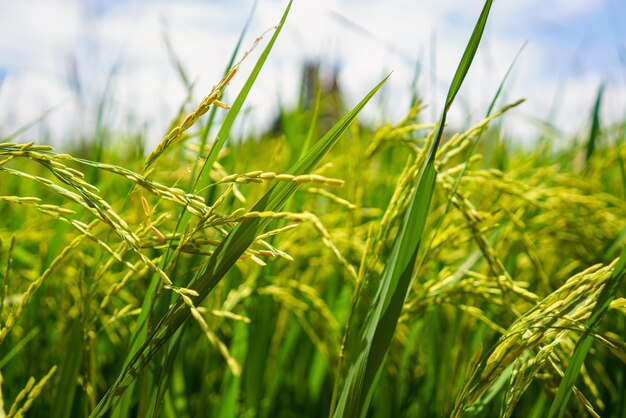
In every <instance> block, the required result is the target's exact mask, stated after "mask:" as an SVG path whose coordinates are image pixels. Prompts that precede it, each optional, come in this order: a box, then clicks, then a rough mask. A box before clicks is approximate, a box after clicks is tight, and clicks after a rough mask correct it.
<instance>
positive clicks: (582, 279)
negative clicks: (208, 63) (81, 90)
mask: <svg viewBox="0 0 626 418" xmlns="http://www.w3.org/2000/svg"><path fill="white" fill-rule="evenodd" d="M489 6H490V2H487V4H486V6H485V9H484V10H483V13H482V15H481V18H480V19H479V21H478V25H477V28H476V30H475V32H474V35H473V36H472V38H471V40H470V45H469V47H468V49H467V51H466V53H465V54H464V56H463V59H462V60H461V64H460V66H459V70H458V72H457V74H456V76H455V77H454V80H453V82H452V86H451V88H450V93H449V95H448V100H447V101H446V104H445V107H444V110H443V113H442V117H441V119H440V120H439V121H437V122H436V123H433V121H427V120H425V117H424V116H423V115H422V114H421V111H422V110H423V108H424V107H423V106H422V104H421V102H420V101H419V100H416V101H415V102H414V106H413V107H412V108H411V109H409V111H408V112H407V116H406V118H405V119H404V120H401V121H399V122H398V123H396V124H391V123H387V124H384V125H382V126H365V125H362V124H359V123H358V122H357V115H358V113H359V111H360V110H361V109H362V108H363V106H365V104H366V103H367V102H368V100H370V99H371V97H372V96H373V95H374V94H375V93H376V91H377V90H378V89H379V88H380V87H381V85H382V82H381V84H379V85H378V86H376V87H375V88H374V89H372V90H371V91H370V92H369V93H368V94H367V95H366V96H365V98H364V99H363V100H362V101H361V102H360V103H358V104H357V105H356V106H355V107H354V108H353V109H352V110H351V111H348V112H346V111H344V110H343V109H342V108H341V106H340V105H339V104H340V103H341V100H329V97H328V96H327V95H328V92H326V91H324V90H323V86H318V89H319V91H315V92H314V94H313V95H312V97H316V100H315V101H314V102H312V103H311V106H309V107H307V106H302V107H301V108H298V109H293V110H290V109H286V110H284V111H283V112H282V113H281V115H280V118H281V124H282V126H283V127H284V128H285V131H284V132H282V133H279V134H275V133H267V134H264V135H259V136H256V137H253V138H230V137H232V136H233V135H234V134H233V133H232V132H231V128H232V126H233V125H232V124H233V123H234V121H235V119H236V117H237V116H238V114H240V113H241V112H242V111H243V109H245V97H246V95H247V94H248V93H249V91H250V90H251V89H252V88H253V86H254V80H255V79H256V77H262V72H261V71H260V70H261V67H262V65H263V62H264V61H265V60H266V59H271V54H270V50H271V47H272V45H273V44H274V42H279V41H280V39H279V38H277V37H278V34H279V32H280V28H282V27H283V24H288V23H285V22H286V21H285V18H286V17H287V12H288V9H287V11H286V12H285V14H284V15H283V19H282V21H281V23H280V25H279V26H278V29H277V30H276V31H275V32H274V33H273V37H272V38H271V39H270V40H268V44H267V46H266V48H265V50H264V51H261V53H260V54H259V58H258V61H257V65H256V67H255V68H254V70H253V71H252V74H251V75H250V76H249V78H248V82H247V83H246V84H245V87H244V89H243V90H242V91H241V92H240V93H239V95H238V96H234V95H233V97H236V99H235V101H234V102H233V106H232V108H231V109H230V110H229V111H227V110H225V109H222V108H220V107H216V106H215V105H216V104H218V105H220V103H219V100H220V98H221V97H223V96H222V93H223V92H222V90H226V91H228V88H229V87H228V82H229V81H230V79H231V78H232V77H242V76H243V75H242V74H240V73H239V72H238V71H237V69H238V64H237V61H236V60H235V59H233V61H232V63H231V64H232V65H229V67H230V68H229V70H228V71H226V73H225V76H224V80H222V81H221V82H219V83H217V84H216V86H217V90H213V91H211V92H209V94H208V95H207V97H206V98H205V99H204V100H203V101H201V103H200V105H199V106H198V108H197V109H196V110H195V111H192V112H189V115H188V116H185V113H187V112H183V113H181V114H180V115H178V116H176V118H175V120H174V121H173V122H172V124H171V127H172V128H171V129H170V131H169V133H168V134H167V135H166V136H165V140H164V141H163V142H162V143H161V144H160V145H159V146H158V147H156V148H155V150H154V151H153V152H152V153H150V156H149V158H148V160H147V163H145V160H144V154H143V152H141V151H138V150H143V147H144V146H145V144H144V141H143V139H142V138H139V139H136V138H135V139H133V140H132V141H131V140H129V138H120V137H115V136H114V135H113V134H112V133H110V132H106V131H105V122H106V120H105V119H106V118H104V117H103V118H102V119H101V120H99V121H98V126H97V129H96V130H97V131H98V132H99V133H98V134H97V138H96V140H95V141H94V143H93V146H92V147H91V148H86V149H82V150H72V149H68V150H67V151H68V154H66V153H59V152H57V151H55V150H54V149H52V147H50V146H45V145H38V144H35V143H32V142H31V143H24V142H22V141H20V133H19V132H18V133H17V134H16V135H14V136H13V137H12V138H10V139H6V140H5V141H15V142H4V143H1V144H0V371H1V380H0V382H1V383H2V388H1V389H2V392H1V394H2V396H1V397H0V407H2V408H3V411H4V412H6V413H7V414H8V416H21V415H24V414H27V415H28V416H33V417H48V416H54V417H68V416H71V417H88V416H93V417H96V416H117V417H126V416H141V417H176V418H185V417H193V416H215V417H220V418H221V417H261V418H269V417H293V416H307V417H320V416H328V415H329V414H334V415H335V416H365V415H367V416H371V417H388V416H394V417H415V416H418V417H419V416H428V417H440V416H441V417H444V416H453V417H461V416H463V417H492V416H503V417H510V416H520V417H527V416H528V417H543V416H548V414H552V415H553V416H557V415H559V416H565V415H570V416H581V415H584V414H591V415H594V414H597V415H600V416H623V415H624V413H625V411H626V403H625V402H626V401H625V400H624V396H623V393H624V390H625V388H626V386H625V385H626V368H625V367H624V364H626V341H625V340H624V335H626V299H625V298H624V293H623V277H624V266H625V264H624V263H625V262H624V260H625V258H624V256H623V254H622V255H620V253H623V252H624V250H623V249H622V248H624V237H626V234H625V233H624V231H626V221H625V219H626V200H625V199H624V190H625V189H624V188H625V187H626V181H625V180H624V179H625V178H626V176H625V175H624V164H623V160H624V157H625V153H626V142H625V139H626V138H624V134H625V132H626V130H624V128H623V124H622V125H617V126H610V125H608V124H602V129H601V130H600V129H595V128H593V127H592V128H593V129H592V132H591V136H589V137H588V136H587V135H586V134H585V138H587V137H588V138H589V140H588V141H586V142H585V143H581V142H580V141H578V142H577V141H571V142H570V143H569V145H567V146H562V147H560V148H559V149H553V148H552V147H551V145H550V144H551V142H550V141H548V140H543V141H538V143H537V146H536V147H534V148H529V147H525V146H522V145H515V144H516V143H515V142H514V139H512V138H508V137H507V136H506V135H505V133H504V132H503V131H502V129H500V127H499V126H498V125H497V123H494V122H496V121H498V119H499V118H501V117H503V115H504V114H505V113H506V112H508V111H510V110H511V109H513V108H514V107H515V106H517V105H519V104H520V103H521V101H516V102H514V103H512V104H510V105H505V106H501V107H500V108H499V109H498V107H497V106H500V105H496V99H497V97H498V96H500V91H501V90H502V88H503V85H504V82H503V84H502V85H501V86H500V87H499V88H498V91H497V93H495V97H496V99H494V101H493V103H492V106H490V109H489V111H487V112H486V113H487V115H488V117H487V118H486V119H485V120H483V121H476V125H474V126H471V127H469V128H466V129H459V128H458V127H455V126H448V127H446V135H444V132H443V129H444V123H445V114H446V112H447V111H448V109H449V108H450V105H451V104H452V100H453V99H454V96H455V95H456V92H457V91H458V89H459V88H460V86H461V82H462V79H463V77H464V75H465V73H466V72H467V71H468V68H469V64H470V63H471V58H472V56H473V54H474V53H475V51H476V48H477V46H478V42H479V40H480V33H481V31H482V29H483V28H484V24H485V21H486V16H487V13H488V10H489ZM236 49H237V50H238V49H239V45H238V46H237V47H236ZM172 54H173V52H172ZM234 55H235V54H234ZM242 55H245V56H248V55H247V54H242ZM246 59H252V55H250V56H249V57H248V58H246ZM173 61H174V63H175V65H177V66H178V65H179V63H178V61H177V60H175V59H173ZM233 68H234V69H235V71H232V70H233ZM181 71H182V69H181ZM182 73H183V74H184V71H183V72H182ZM181 77H182V75H181ZM504 89H506V86H504ZM364 90H365V89H364ZM600 97H601V93H599V95H598V99H597V100H596V106H595V107H594V112H593V115H592V122H593V123H592V125H594V126H595V125H597V126H599V122H597V121H598V120H599V116H598V114H599V110H598V109H599V105H600ZM370 106H371V105H370ZM183 108H184V107H183ZM322 115H331V116H332V115H337V117H336V118H335V120H334V123H333V124H332V125H327V123H328V122H327V120H326V118H325V117H324V118H323V117H322ZM504 117H505V116H504ZM596 122H597V123H596ZM218 125H219V129H217V128H218ZM327 126H333V127H332V128H331V129H330V130H329V131H328V132H327V133H326V134H325V135H317V133H318V132H320V133H323V132H325V131H326V130H327ZM325 127H326V128H325ZM214 128H215V129H214ZM213 130H215V131H218V133H217V136H216V140H215V141H212V142H211V141H207V138H210V136H209V134H210V132H212V131H213ZM455 130H458V131H459V133H457V134H450V133H449V132H453V131H455ZM105 133H106V137H107V141H109V142H107V146H106V147H103V146H102V144H103V143H102V138H103V136H102V135H104V134H105ZM547 135H549V134H547ZM229 138H230V139H229ZM479 138H482V139H481V141H480V142H478V139H479ZM232 139H237V140H232ZM18 142H19V143H18ZM207 143H208V144H207ZM590 149H591V151H590ZM129 150H132V152H130V151H129ZM407 157H408V158H407ZM194 185H195V187H193V186H194ZM334 397H335V398H334ZM0 415H1V413H0Z"/></svg>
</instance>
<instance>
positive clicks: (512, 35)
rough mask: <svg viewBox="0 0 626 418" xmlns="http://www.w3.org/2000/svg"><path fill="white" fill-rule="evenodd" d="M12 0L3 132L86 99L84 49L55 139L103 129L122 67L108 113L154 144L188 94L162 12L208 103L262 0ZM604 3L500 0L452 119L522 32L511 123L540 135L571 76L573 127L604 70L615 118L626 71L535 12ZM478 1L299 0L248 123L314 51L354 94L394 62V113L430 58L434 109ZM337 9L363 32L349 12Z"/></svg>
mask: <svg viewBox="0 0 626 418" xmlns="http://www.w3.org/2000/svg"><path fill="white" fill-rule="evenodd" d="M6 4H7V5H9V4H11V6H10V7H7V6H3V7H4V13H3V14H2V15H0V59H1V61H0V62H2V64H1V67H3V68H4V69H6V70H7V72H8V76H7V79H6V80H5V81H4V85H3V86H2V87H0V133H8V132H10V131H11V130H13V129H16V128H17V127H19V126H20V125H21V124H23V123H25V122H27V121H28V120H31V119H33V118H35V117H36V116H37V115H38V114H39V113H40V112H41V111H42V110H43V109H44V108H46V106H48V105H50V104H53V103H57V102H59V101H61V100H63V99H68V98H69V99H72V98H73V97H75V95H74V93H73V92H72V89H71V86H70V84H69V83H68V82H67V81H66V80H67V74H66V72H67V70H66V60H67V57H68V56H69V55H71V54H74V55H75V57H76V61H77V63H78V65H77V67H78V73H79V76H80V79H81V82H82V84H81V85H82V87H83V89H84V94H85V95H86V96H87V98H88V100H87V102H86V104H83V105H80V106H79V105H77V104H76V102H74V105H73V106H67V110H66V111H64V112H63V113H62V114H61V113H58V114H55V115H53V116H52V117H51V118H56V119H54V122H50V127H51V128H54V132H55V133H56V129H60V130H61V131H62V133H61V134H59V135H58V136H59V137H64V136H65V137H66V136H67V135H68V133H70V134H71V133H72V132H73V133H74V134H75V135H78V132H79V131H80V129H92V128H91V127H90V126H89V121H90V118H89V117H87V116H85V113H91V114H93V112H94V109H95V106H96V104H97V101H98V100H99V98H100V97H101V95H102V94H103V89H104V87H105V84H106V80H107V78H108V77H109V75H110V73H111V72H112V70H113V68H116V70H117V72H116V73H115V77H114V83H113V84H112V85H113V86H114V90H113V100H114V104H115V113H114V114H113V113H112V114H110V117H111V118H113V117H114V116H115V115H117V121H115V120H111V121H110V122H111V123H113V124H117V125H116V126H119V124H120V120H121V119H123V116H124V115H125V114H129V113H131V114H133V115H134V116H135V117H136V118H138V119H139V120H144V121H146V122H148V125H149V126H150V127H151V130H150V131H149V134H150V142H151V143H152V144H154V143H156V142H157V141H158V140H159V139H160V136H161V135H162V134H163V130H164V129H165V128H166V126H167V125H168V123H169V121H170V118H171V117H172V116H173V115H174V113H175V112H176V110H177V109H178V106H179V105H180V103H181V101H182V100H183V98H184V97H185V91H184V88H183V86H182V83H181V82H180V80H179V79H178V76H177V75H176V72H175V71H174V69H173V68H172V65H171V63H170V62H169V58H168V56H167V52H166V49H165V47H164V44H163V40H162V31H163V24H162V21H163V20H165V21H166V22H167V25H168V28H169V30H168V32H169V35H170V40H171V43H172V45H173V47H174V49H175V50H176V53H177V54H178V55H179V57H180V59H181V61H182V62H183V64H184V65H185V67H186V70H187V73H188V74H189V76H190V78H191V79H192V80H194V81H195V82H196V85H195V86H196V88H195V99H196V102H197V101H198V100H199V99H200V98H201V97H202V96H203V95H205V94H206V93H207V92H208V91H209V90H210V88H211V86H212V85H213V84H215V83H216V82H217V81H218V80H219V78H220V75H221V73H222V71H223V70H224V66H225V64H226V63H227V61H228V59H229V57H230V54H231V51H232V48H233V47H234V45H235V42H236V40H237V37H238V36H239V32H240V30H241V28H242V27H243V25H244V23H245V20H246V18H247V14H248V11H249V8H250V7H251V4H252V2H251V1H244V0H236V1H231V2H197V1H193V0H183V1H176V2H171V1H170V2H168V1H159V2H142V1H135V2H129V3H126V2H116V3H113V4H112V5H109V6H106V7H105V10H104V13H97V14H93V13H89V9H88V7H87V6H85V3H81V2H79V1H78V0H76V1H73V0H53V1H44V0H38V1H37V2H36V3H35V6H32V5H33V2H29V3H28V4H29V6H26V5H25V4H26V3H25V2H13V3H6ZM285 4H286V3H285V2H284V1H261V2H260V3H259V6H258V9H257V14H256V16H255V18H254V21H253V23H252V25H251V28H250V30H249V32H248V36H247V37H246V39H245V41H244V43H243V48H248V47H249V46H250V45H251V44H252V42H253V40H254V38H255V37H256V36H257V35H258V34H260V33H262V32H264V31H265V30H266V29H267V28H269V27H271V26H273V25H274V24H276V23H277V22H278V20H279V18H280V16H281V14H282V11H283V7H284V6H285ZM604 5H605V2H604V1H602V0H551V1H549V2H546V1H545V0H525V1H517V2H495V4H494V8H493V11H492V16H491V17H490V22H489V24H488V26H487V29H486V33H485V39H484V42H483V45H482V47H481V49H480V51H479V53H478V55H477V57H476V62H475V64H474V67H473V68H472V70H471V72H470V74H469V76H468V78H467V80H466V83H465V85H464V87H463V89H462V91H461V94H460V95H459V98H458V102H457V104H456V106H455V107H454V108H453V112H452V115H451V116H452V117H451V122H452V123H453V124H454V123H457V124H460V123H463V122H465V121H466V119H467V117H468V112H469V116H470V117H471V119H472V120H473V121H475V120H477V119H478V118H480V117H481V116H482V115H483V114H484V112H485V110H486V108H487V105H488V103H489V101H490V100H491V97H492V95H493V94H494V93H495V90H496V88H497V86H498V84H499V82H500V80H501V78H502V76H503V75H504V72H505V71H506V69H507V67H508V65H509V63H510V62H511V60H512V59H513V57H514V55H515V53H516V52H517V50H518V49H519V47H520V46H521V45H522V44H523V42H524V41H525V40H529V44H528V46H527V47H526V49H525V51H524V53H523V55H522V57H521V58H520V62H519V63H518V65H517V67H516V69H515V72H514V73H515V76H514V77H513V79H512V81H511V82H510V84H509V88H508V90H507V96H508V97H509V98H510V99H511V100H514V99H517V98H519V97H522V96H523V97H527V98H528V102H527V103H526V104H525V105H524V106H523V108H522V109H521V110H519V111H516V112H514V113H513V115H511V117H510V119H511V120H512V121H511V126H512V129H515V131H516V132H518V134H520V135H523V136H526V137H528V136H532V135H533V133H532V131H531V130H529V129H528V127H527V126H525V127H524V128H523V129H522V128H520V123H519V120H521V116H523V115H530V116H532V117H536V118H542V117H546V116H547V113H546V109H549V108H550V106H551V105H552V102H553V96H554V95H555V94H558V89H557V87H558V85H559V82H560V80H562V79H565V80H567V83H566V84H565V85H566V86H567V93H566V94H565V95H564V96H563V103H562V105H561V108H560V112H559V113H558V114H557V115H556V123H557V124H558V125H559V126H561V127H562V128H563V129H565V130H570V129H577V128H579V127H580V124H578V126H577V125H576V124H574V123H572V121H573V120H576V121H581V120H583V118H586V115H587V114H588V108H589V106H590V103H591V102H592V101H593V97H595V93H596V90H597V86H598V85H599V83H600V81H601V80H602V79H607V78H608V79H610V80H611V81H612V82H613V83H617V84H616V85H611V88H610V89H608V90H607V96H606V98H607V103H608V102H612V103H615V106H610V107H609V106H607V109H611V110H607V117H610V118H614V119H619V118H622V117H623V111H624V105H623V104H621V103H620V101H619V97H620V96H619V95H620V94H623V91H624V85H623V81H622V82H621V84H619V81H615V80H621V79H620V78H618V77H616V76H615V72H616V70H615V68H607V69H606V70H605V71H604V72H599V71H598V70H597V69H593V71H591V69H590V68H587V67H583V71H579V72H577V73H576V74H569V73H568V72H567V71H564V68H565V69H566V68H567V62H568V61H569V60H571V57H570V56H568V54H572V51H574V50H575V48H576V43H577V42H578V40H576V39H573V40H572V39H569V41H570V44H568V45H566V46H563V47H557V49H556V50H555V49H554V45H549V44H548V43H546V42H545V41H544V40H543V39H542V38H541V34H540V33H538V32H536V31H535V26H536V25H537V24H538V23H537V22H540V24H543V23H545V22H555V23H558V24H559V25H562V26H567V24H568V21H569V19H574V18H580V17H581V16H585V15H586V14H589V13H593V12H594V11H597V10H598V9H600V8H602V7H604ZM481 7H482V1H481V0H467V1H462V2H461V1H458V0H455V1H453V0H443V1H439V2H436V3H435V2H429V4H424V2H415V1H409V0H394V1H389V2H379V1H357V0H345V1H330V0H320V1H317V2H313V1H296V2H295V3H294V5H293V8H292V12H291V14H290V16H289V18H288V21H287V25H286V27H285V28H284V31H283V33H282V35H281V37H280V38H279V40H278V42H277V44H276V46H275V49H274V50H273V51H272V54H271V56H270V59H269V61H268V63H267V64H266V68H265V69H264V70H263V72H262V73H261V75H260V78H259V80H258V82H257V84H256V85H255V86H254V88H253V91H252V93H251V95H250V97H249V100H248V105H249V106H250V107H251V109H252V112H251V115H250V117H249V118H248V123H249V124H250V125H252V126H257V127H258V126H261V127H262V126H267V125H268V123H269V120H270V119H271V117H272V115H273V114H274V112H275V110H276V108H277V97H279V98H280V99H281V100H282V101H283V102H286V103H294V102H295V100H296V95H297V93H298V83H299V78H300V70H299V68H300V67H299V66H300V63H301V62H302V60H303V59H316V58H320V59H322V60H326V61H328V62H330V63H331V64H329V66H332V65H333V64H332V62H335V63H337V65H338V68H339V69H340V82H341V83H342V86H343V87H344V88H345V89H346V93H347V97H348V100H347V101H348V104H349V105H350V104H353V103H355V102H356V100H358V99H359V98H360V97H361V96H362V95H363V94H365V93H366V92H367V91H368V90H369V89H370V88H371V87H372V86H373V85H374V84H375V83H377V82H378V81H379V80H380V79H381V78H382V77H383V76H384V75H386V74H387V73H388V72H389V71H391V70H393V75H392V76H391V78H390V80H389V81H388V83H387V84H388V85H387V86H386V88H385V89H386V90H385V99H386V100H385V102H386V111H385V112H386V114H387V115H389V116H391V117H393V118H396V119H397V118H400V117H402V116H403V113H404V112H405V111H406V105H407V104H408V101H409V98H410V96H411V92H410V91H409V89H410V83H411V80H412V77H413V72H414V68H415V66H414V65H415V64H414V62H415V61H416V60H417V59H418V58H420V59H421V67H422V72H421V74H422V76H421V79H420V83H419V89H420V92H421V93H422V94H423V95H424V96H425V99H426V103H429V104H431V105H433V106H431V107H432V110H428V111H427V112H426V115H427V116H428V117H429V118H430V117H435V116H436V114H437V110H438V108H437V107H435V106H434V105H436V106H440V105H441V104H442V102H443V99H444V96H445V93H446V90H447V85H448V83H449V82H450V80H451V78H452V75H453V72H454V69H455V68H456V65H457V63H458V61H459V58H460V56H461V54H462V51H463V48H464V46H465V43H466V41H467V38H468V37H469V35H470V33H471V30H472V27H473V24H474V21H475V19H476V18H477V16H478V14H479V13H480V9H481ZM337 14H338V15H340V16H344V17H346V18H348V19H349V20H350V21H352V22H353V23H354V24H356V25H358V26H360V27H361V28H364V30H362V29H358V28H356V27H354V26H352V25H351V24H349V23H346V22H345V21H344V20H342V18H338V17H337ZM269 36H270V35H268V38H269ZM433 39H435V42H433ZM563 41H568V39H563ZM266 42H267V39H266V40H265V41H264V42H263V43H262V44H261V45H260V46H259V48H258V50H257V51H255V52H254V54H253V55H252V56H251V57H250V58H249V59H248V60H247V61H246V62H245V63H244V64H243V65H242V68H241V71H240V73H239V74H238V75H237V77H236V78H235V79H234V80H233V83H232V85H231V86H230V87H229V89H228V92H227V98H228V97H231V98H232V97H234V95H235V94H236V92H238V91H239V89H240V88H241V86H242V84H243V82H244V81H245V78H246V77H247V74H248V72H249V71H250V69H251V68H252V65H253V64H254V62H255V60H256V58H257V57H258V54H259V53H260V51H261V50H262V48H264V46H265V44H266ZM572 43H573V44H572ZM432 46H435V47H436V51H437V52H436V54H431V51H430V48H431V47H432ZM546 57H548V58H549V59H550V61H547V60H546ZM555 63H558V65H556V64H555ZM564 63H565V64H564ZM116 66H117V67H116ZM621 97H624V96H621ZM74 111H76V112H78V113H80V116H79V117H73V116H72V115H71V114H70V113H71V112H74ZM365 114H366V115H369V116H370V117H373V118H380V117H381V115H380V112H379V110H378V109H376V108H375V107H374V106H370V107H368V108H367V109H366V112H365ZM516 115H518V116H517V117H516ZM60 119H63V121H60ZM52 120H53V119H51V121H52ZM76 120H82V121H83V122H81V123H82V124H83V127H72V126H70V125H71V124H72V122H73V121H76Z"/></svg>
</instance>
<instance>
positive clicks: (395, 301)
mask: <svg viewBox="0 0 626 418" xmlns="http://www.w3.org/2000/svg"><path fill="white" fill-rule="evenodd" d="M491 4H492V1H490V0H487V1H486V2H485V5H484V7H483V10H482V12H481V14H480V17H479V19H478V22H477V24H476V27H475V28H474V31H473V33H472V36H471V38H470V40H469V43H468V45H467V47H466V48H465V52H464V53H463V57H462V58H461V62H460V63H459V66H458V67H457V70H456V73H455V75H454V78H453V80H452V83H451V86H450V89H449V91H448V96H447V98H446V102H445V105H444V109H443V113H442V115H441V118H440V121H439V124H438V126H437V130H436V133H435V136H434V140H433V141H432V143H431V145H430V148H429V149H428V154H427V158H426V161H425V163H424V166H423V168H422V170H421V171H420V174H419V178H418V181H417V186H416V188H415V189H414V191H413V194H412V196H411V201H410V203H409V207H408V209H407V212H406V214H405V216H404V219H403V223H402V226H401V227H400V230H399V232H398V236H397V238H396V239H395V241H394V245H393V249H392V252H391V255H390V257H389V259H388V260H387V262H386V263H385V269H384V270H383V273H382V276H381V278H380V280H378V281H376V282H369V283H366V286H367V285H371V286H374V287H375V290H374V298H373V301H372V303H371V304H370V306H369V308H368V311H367V313H366V317H365V320H364V323H363V324H356V323H354V324H353V323H349V325H348V329H347V331H346V332H347V333H348V334H352V335H354V337H353V338H352V339H351V340H348V346H347V348H346V352H348V354H349V355H350V357H349V360H350V362H349V364H348V365H347V368H346V373H345V382H344V384H343V388H341V392H340V394H339V399H338V401H337V403H336V408H335V400H336V396H337V394H338V393H339V392H338V390H339V387H338V386H339V384H340V382H339V380H337V382H336V386H335V394H334V395H333V404H332V405H331V415H332V416H334V417H337V418H339V417H354V418H356V417H362V416H364V415H365V413H366V412H367V409H368V407H369V404H370V402H371V399H372V396H373V392H374V388H375V383H376V381H377V379H378V376H380V373H381V370H382V365H383V361H384V358H385V356H386V354H387V351H388V349H389V345H390V344H391V339H392V337H393V333H394V331H395V328H396V325H397V323H398V317H399V315H400V312H401V310H402V306H403V304H404V300H405V298H406V295H407V292H408V288H409V283H410V281H411V278H412V276H413V267H414V265H415V261H416V258H417V253H418V251H419V248H420V244H421V240H422V234H423V232H424V226H425V223H426V218H427V216H428V212H429V209H430V202H431V200H432V196H433V192H434V188H435V179H436V176H437V173H436V171H435V155H436V153H437V149H438V147H439V143H440V142H441V138H442V136H443V131H444V127H445V121H446V115H447V112H448V110H449V109H450V106H451V105H452V102H453V101H454V98H455V97H456V95H457V93H458V91H459V89H460V87H461V84H462V82H463V80H464V79H465V76H466V75H467V72H468V71H469V68H470V65H471V63H472V60H473V58H474V56H475V54H476V50H477V49H478V45H479V44H480V39H481V37H482V34H483V31H484V28H485V24H486V23H487V17H488V16H489V10H490V9H491ZM357 297H358V295H357ZM350 328H356V329H355V330H354V331H355V332H350ZM356 331H358V332H356ZM342 374H343V372H342V370H341V369H340V370H339V373H338V379H339V378H341V377H343V376H342Z"/></svg>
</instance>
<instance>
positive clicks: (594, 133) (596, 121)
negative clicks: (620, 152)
mask: <svg viewBox="0 0 626 418" xmlns="http://www.w3.org/2000/svg"><path fill="white" fill-rule="evenodd" d="M603 95H604V85H601V86H600V88H599V89H598V95H597V96H596V101H595V103H594V105H593V111H592V112H591V130H590V131H589V138H588V139H587V154H586V161H587V162H589V159H590V158H591V156H592V155H593V152H594V151H595V149H596V142H597V141H598V137H599V136H600V106H601V105H602V96H603Z"/></svg>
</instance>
